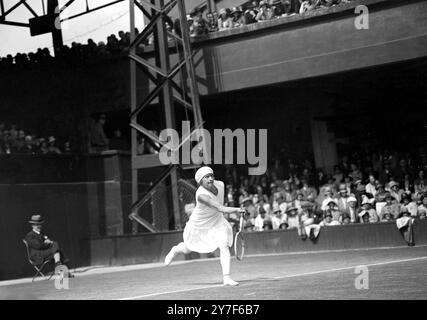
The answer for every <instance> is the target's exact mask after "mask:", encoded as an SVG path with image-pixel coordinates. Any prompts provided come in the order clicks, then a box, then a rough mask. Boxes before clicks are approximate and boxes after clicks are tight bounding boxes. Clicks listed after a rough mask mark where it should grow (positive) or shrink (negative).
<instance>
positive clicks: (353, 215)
mask: <svg viewBox="0 0 427 320" xmlns="http://www.w3.org/2000/svg"><path fill="white" fill-rule="evenodd" d="M347 203H348V207H347V210H346V211H345V212H346V213H348V214H349V216H350V221H351V223H355V222H357V219H358V215H357V211H358V207H357V199H356V198H355V197H354V196H353V195H351V196H349V197H348V198H347Z"/></svg>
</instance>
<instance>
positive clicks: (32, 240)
mask: <svg viewBox="0 0 427 320" xmlns="http://www.w3.org/2000/svg"><path fill="white" fill-rule="evenodd" d="M29 223H30V224H31V227H32V230H31V231H30V232H28V233H27V235H26V236H25V241H26V242H27V243H28V247H29V251H30V259H31V261H33V263H34V264H35V265H41V264H43V262H45V261H47V260H52V259H53V260H54V261H55V267H57V266H60V265H63V264H65V263H67V262H68V259H67V258H66V257H65V255H64V253H63V252H62V251H61V250H59V245H58V242H56V241H52V240H50V239H49V238H48V237H47V236H46V235H45V234H44V233H43V232H42V224H43V223H44V220H43V218H42V217H41V216H40V215H33V216H31V220H30V221H29ZM68 277H72V274H71V273H69V274H68Z"/></svg>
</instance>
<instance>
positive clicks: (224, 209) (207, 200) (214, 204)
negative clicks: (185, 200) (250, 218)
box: [197, 194, 245, 213]
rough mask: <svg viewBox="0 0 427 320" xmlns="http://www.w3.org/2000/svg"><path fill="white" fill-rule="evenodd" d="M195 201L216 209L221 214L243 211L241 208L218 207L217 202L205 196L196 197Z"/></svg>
mask: <svg viewBox="0 0 427 320" xmlns="http://www.w3.org/2000/svg"><path fill="white" fill-rule="evenodd" d="M197 200H198V201H199V202H201V203H203V204H204V205H206V206H208V207H210V208H213V209H216V210H218V211H220V212H223V213H244V212H245V209H242V208H236V207H226V206H223V205H220V204H219V203H218V202H216V201H213V200H212V199H211V198H209V197H208V196H207V195H204V194H201V195H199V196H198V197H197Z"/></svg>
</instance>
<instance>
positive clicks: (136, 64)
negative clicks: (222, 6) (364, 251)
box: [129, 0, 203, 233]
mask: <svg viewBox="0 0 427 320" xmlns="http://www.w3.org/2000/svg"><path fill="white" fill-rule="evenodd" d="M175 6H177V7H178V14H179V26H180V30H181V32H180V34H177V33H173V32H170V31H168V30H167V27H166V23H167V21H170V17H168V14H169V13H170V12H171V10H172V9H173V8H174V7H175ZM136 10H140V11H142V13H143V15H144V16H145V17H146V18H147V19H148V23H147V24H146V26H145V28H144V29H143V30H142V32H141V33H140V34H138V35H136V34H135V11H136ZM129 13H130V30H131V44H130V50H129V57H130V60H131V61H130V74H131V82H130V83H131V114H130V125H131V127H132V128H133V130H132V202H133V204H132V207H131V213H130V215H129V218H130V219H132V220H133V224H132V232H133V233H136V232H137V230H138V225H137V223H140V224H141V225H143V226H144V227H145V228H147V229H148V230H149V231H151V232H156V231H158V229H157V228H156V226H155V225H153V224H152V223H149V222H148V221H147V220H145V219H143V218H142V217H140V216H139V214H138V209H140V208H141V207H142V205H143V204H144V203H145V202H146V201H147V200H148V199H149V198H150V195H152V194H153V193H154V192H155V191H154V190H155V188H156V187H157V186H158V185H159V184H160V183H162V182H163V181H165V179H167V178H169V177H170V179H171V180H170V185H171V190H170V191H171V195H172V204H173V216H174V220H175V228H176V229H181V226H182V224H181V215H180V209H179V208H180V207H179V195H178V186H177V184H178V172H177V166H175V165H170V166H169V167H167V168H166V169H165V171H164V172H163V174H162V175H161V176H160V177H159V178H158V179H157V180H156V181H155V182H154V183H153V184H152V186H151V187H150V188H149V190H148V191H147V192H146V193H145V194H144V195H142V196H140V195H139V192H138V170H140V169H144V168H150V167H151V168H152V167H162V166H164V165H163V164H162V163H161V162H160V160H159V159H158V158H159V157H158V156H157V157H153V155H139V154H138V153H137V134H138V133H141V134H143V135H145V136H146V137H148V138H150V139H151V140H152V141H154V142H156V143H157V144H158V145H163V144H164V143H165V141H160V139H159V136H157V135H155V134H153V133H152V132H151V131H150V130H148V129H146V128H145V127H144V126H143V125H142V124H140V123H138V115H139V114H140V113H141V111H142V110H143V109H144V108H145V107H147V106H148V105H150V104H151V103H152V102H153V101H154V100H155V99H156V98H158V101H159V105H160V107H162V108H163V115H164V120H165V124H166V128H171V129H175V111H174V102H175V101H176V102H178V104H180V105H182V106H183V107H185V108H187V109H188V110H191V111H192V114H193V128H201V127H202V125H203V121H202V115H201V111H200V101H199V93H198V88H197V83H196V78H195V72H194V65H193V55H192V51H191V44H190V35H189V30H188V24H187V18H186V10H185V4H184V0H170V1H168V2H167V3H165V1H164V0H151V2H148V1H145V0H130V9H129ZM151 35H153V38H154V53H155V63H152V62H151V61H149V58H148V57H147V56H146V55H145V56H144V55H143V54H140V52H139V51H141V50H139V49H140V47H139V46H140V44H144V41H145V40H146V39H148V37H149V36H151ZM168 38H172V39H173V40H174V43H175V48H176V53H177V55H178V57H179V58H178V62H177V63H176V65H174V66H171V59H170V52H171V49H170V46H169V44H170V42H168ZM184 70H185V72H186V81H176V80H175V78H176V77H177V76H179V75H180V76H181V80H182V79H185V73H184ZM139 71H142V72H143V73H144V74H145V76H146V77H147V78H148V80H149V81H151V82H152V83H153V84H154V88H153V89H150V85H148V92H146V93H144V100H143V101H142V102H141V103H138V102H137V92H138V91H139V90H143V89H141V88H139V87H138V86H137V72H139ZM186 82H187V85H188V89H186V87H187V85H186V84H185V83H186ZM190 132H191V131H190ZM188 138H189V136H188V137H182V139H183V140H186V139H188ZM183 142H184V141H181V143H180V145H182V143H183Z"/></svg>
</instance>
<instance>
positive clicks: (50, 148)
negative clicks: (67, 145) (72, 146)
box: [47, 136, 61, 154]
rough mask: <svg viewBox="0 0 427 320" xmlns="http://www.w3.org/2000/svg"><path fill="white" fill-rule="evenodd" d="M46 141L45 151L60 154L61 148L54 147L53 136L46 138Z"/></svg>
mask: <svg viewBox="0 0 427 320" xmlns="http://www.w3.org/2000/svg"><path fill="white" fill-rule="evenodd" d="M47 142H48V148H47V149H48V151H47V153H51V154H60V153H61V150H59V148H58V147H56V145H55V142H56V139H55V137H54V136H50V137H49V138H48V140H47Z"/></svg>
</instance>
